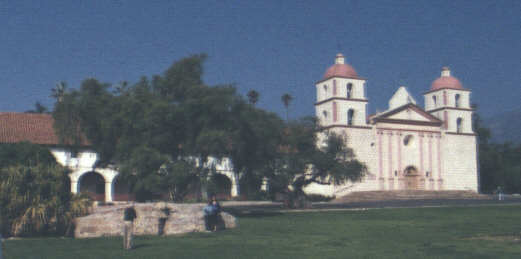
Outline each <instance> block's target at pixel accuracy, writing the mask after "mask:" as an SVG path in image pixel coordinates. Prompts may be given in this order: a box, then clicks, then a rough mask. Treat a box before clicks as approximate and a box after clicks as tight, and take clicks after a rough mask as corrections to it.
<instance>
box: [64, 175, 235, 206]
mask: <svg viewBox="0 0 521 259" xmlns="http://www.w3.org/2000/svg"><path fill="white" fill-rule="evenodd" d="M118 175H119V173H118V172H117V171H116V170H113V169H109V168H96V169H93V168H83V169H77V170H74V171H73V172H72V173H71V174H69V178H70V182H71V192H72V193H80V192H81V193H87V194H88V195H89V196H90V197H91V198H92V199H93V200H95V201H104V202H113V201H129V200H134V195H133V194H131V193H130V189H129V186H128V184H127V183H126V182H125V181H122V180H121V178H120V177H118ZM217 178H219V179H220V180H219V181H220V182H226V184H224V186H225V188H224V189H221V190H220V191H221V192H222V193H219V195H220V196H221V197H223V196H224V197H226V196H228V197H230V196H231V197H236V196H238V195H239V188H238V182H239V181H238V180H237V179H236V177H234V175H233V174H231V173H228V172H219V173H217ZM225 178H226V179H225ZM226 180H228V181H226Z"/></svg>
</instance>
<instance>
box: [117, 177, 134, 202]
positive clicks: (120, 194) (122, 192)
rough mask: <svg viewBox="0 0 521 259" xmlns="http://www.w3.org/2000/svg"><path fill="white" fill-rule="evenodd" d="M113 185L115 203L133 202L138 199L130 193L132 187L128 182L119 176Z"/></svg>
mask: <svg viewBox="0 0 521 259" xmlns="http://www.w3.org/2000/svg"><path fill="white" fill-rule="evenodd" d="M112 184H113V185H112V187H113V188H112V190H113V191H112V192H113V193H114V197H113V200H114V201H133V200H135V199H136V197H135V195H134V194H132V193H130V185H129V184H128V182H127V181H125V180H123V179H122V178H121V177H120V176H119V175H118V176H116V178H115V179H114V181H113V182H112Z"/></svg>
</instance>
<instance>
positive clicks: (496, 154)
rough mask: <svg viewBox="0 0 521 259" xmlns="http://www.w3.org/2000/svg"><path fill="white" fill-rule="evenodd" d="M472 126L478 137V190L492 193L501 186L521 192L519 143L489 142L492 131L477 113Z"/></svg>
mask: <svg viewBox="0 0 521 259" xmlns="http://www.w3.org/2000/svg"><path fill="white" fill-rule="evenodd" d="M473 108H475V109H476V108H477V107H476V105H473ZM473 128H474V132H476V134H477V139H478V159H479V174H480V179H479V180H480V192H483V193H493V192H494V191H496V190H497V188H498V187H502V188H503V190H504V191H506V192H507V193H521V145H518V146H517V147H516V146H513V145H511V144H509V143H503V144H495V143H491V142H490V138H491V135H492V132H491V131H490V130H489V129H488V128H486V127H485V126H484V125H483V121H482V120H481V118H480V116H479V114H478V113H474V115H473Z"/></svg>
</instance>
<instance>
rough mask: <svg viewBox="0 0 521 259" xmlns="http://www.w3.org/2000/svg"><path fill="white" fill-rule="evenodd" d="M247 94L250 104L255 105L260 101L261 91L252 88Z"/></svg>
mask: <svg viewBox="0 0 521 259" xmlns="http://www.w3.org/2000/svg"><path fill="white" fill-rule="evenodd" d="M247 95H248V101H249V102H250V104H251V105H253V106H255V104H256V103H257V102H258V101H259V93H258V92H257V91H255V90H250V91H249V92H248V94H247Z"/></svg>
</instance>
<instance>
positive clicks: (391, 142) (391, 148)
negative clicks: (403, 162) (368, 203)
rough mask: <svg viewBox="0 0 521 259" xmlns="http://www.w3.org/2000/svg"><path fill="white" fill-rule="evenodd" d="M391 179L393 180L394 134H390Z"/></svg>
mask: <svg viewBox="0 0 521 259" xmlns="http://www.w3.org/2000/svg"><path fill="white" fill-rule="evenodd" d="M388 134H389V178H393V132H392V131H391V132H389V133H388Z"/></svg>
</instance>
